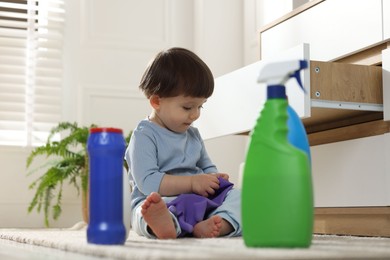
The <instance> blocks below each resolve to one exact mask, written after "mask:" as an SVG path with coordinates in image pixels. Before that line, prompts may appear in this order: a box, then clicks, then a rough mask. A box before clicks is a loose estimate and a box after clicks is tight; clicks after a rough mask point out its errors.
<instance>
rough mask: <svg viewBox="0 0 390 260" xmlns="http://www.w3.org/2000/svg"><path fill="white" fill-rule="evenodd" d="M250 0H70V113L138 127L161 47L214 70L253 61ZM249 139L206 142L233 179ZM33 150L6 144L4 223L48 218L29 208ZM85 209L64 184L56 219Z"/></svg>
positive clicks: (67, 220) (0, 214) (1, 185)
mask: <svg viewBox="0 0 390 260" xmlns="http://www.w3.org/2000/svg"><path fill="white" fill-rule="evenodd" d="M251 1H252V2H258V1H256V0H251ZM249 2H250V1H224V0H196V1H195V0H187V1H182V0H161V1H154V0H143V1H137V0H132V1H130V0H116V1H111V0H100V1H96V0H67V1H66V11H67V17H66V30H65V43H64V44H65V55H64V59H65V75H64V91H63V96H64V101H63V102H64V110H63V114H64V120H65V121H71V122H73V121H77V122H78V123H79V124H81V125H89V124H90V123H97V124H99V125H110V126H115V127H121V128H123V129H124V130H125V131H126V132H127V131H129V130H131V129H133V128H134V127H135V125H136V124H137V122H138V121H139V120H141V119H143V118H145V117H146V116H147V114H148V113H149V112H150V110H149V106H148V104H147V101H146V99H145V98H144V97H143V95H142V94H141V93H140V92H139V91H138V82H139V80H140V77H141V75H142V73H143V70H144V68H145V66H146V65H147V63H148V61H149V60H150V59H151V58H152V57H153V56H154V55H155V54H156V53H157V52H158V51H160V50H161V49H163V48H168V47H171V46H181V47H185V48H188V49H191V50H193V51H195V52H196V53H197V54H198V55H199V56H200V57H201V58H202V59H204V60H205V62H206V63H208V65H209V66H210V68H211V69H212V71H213V73H214V75H215V76H220V75H222V74H225V73H228V72H230V71H233V70H235V69H237V68H239V67H242V66H243V65H245V64H247V59H246V58H245V57H244V53H245V52H246V51H244V50H246V49H248V48H249V49H250V50H251V51H256V50H258V46H256V40H254V41H251V43H250V47H247V45H248V43H247V42H246V41H244V39H243V36H244V35H250V37H251V38H252V39H256V29H255V27H256V26H255V25H253V26H251V27H250V33H245V32H244V31H245V30H243V27H244V25H245V24H247V22H246V19H249V18H246V17H245V19H244V13H245V14H248V13H247V10H245V8H244V6H245V5H246V4H247V3H249ZM221 6H223V8H221ZM257 14H258V13H257V12H251V13H250V15H257ZM250 19H251V20H256V21H258V20H259V19H256V18H253V17H251V18H250ZM244 29H245V28H244ZM255 59H256V58H255ZM248 63H250V62H248ZM221 115H222V116H223V111H221ZM245 141H246V138H245V137H242V136H233V137H223V138H217V139H215V140H210V141H208V142H207V143H206V146H207V148H208V150H209V154H210V156H211V158H212V159H213V160H214V161H215V163H216V164H217V165H218V168H219V169H220V171H222V172H227V173H230V174H231V175H232V180H233V181H236V180H237V174H238V167H239V163H240V162H242V161H243V158H244V147H245ZM221 151H223V152H221ZM29 152H30V150H29V149H26V148H7V147H0V164H1V165H2V171H1V173H0V174H1V182H0V227H42V226H43V215H42V214H41V215H38V214H36V213H35V212H33V213H31V214H27V207H28V204H29V202H30V200H31V199H32V196H33V191H32V190H29V189H28V186H29V184H30V183H31V182H32V180H33V179H34V178H36V177H38V176H39V174H35V175H33V176H29V177H26V169H25V161H26V158H27V156H28V154H29ZM80 209H81V205H80V198H78V197H77V195H76V192H75V190H74V188H73V187H65V188H64V197H63V213H62V215H61V217H60V219H59V220H58V221H56V222H54V221H51V226H52V227H69V226H72V225H73V224H75V223H76V222H78V221H80V220H81V210H80Z"/></svg>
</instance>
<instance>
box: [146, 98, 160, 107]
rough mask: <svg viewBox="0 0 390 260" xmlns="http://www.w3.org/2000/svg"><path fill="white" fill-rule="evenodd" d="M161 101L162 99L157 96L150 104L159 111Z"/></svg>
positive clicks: (151, 99)
mask: <svg viewBox="0 0 390 260" xmlns="http://www.w3.org/2000/svg"><path fill="white" fill-rule="evenodd" d="M160 101H161V98H160V97H159V96H157V95H152V96H151V97H150V98H149V102H150V105H151V106H152V107H153V108H154V109H159V108H160Z"/></svg>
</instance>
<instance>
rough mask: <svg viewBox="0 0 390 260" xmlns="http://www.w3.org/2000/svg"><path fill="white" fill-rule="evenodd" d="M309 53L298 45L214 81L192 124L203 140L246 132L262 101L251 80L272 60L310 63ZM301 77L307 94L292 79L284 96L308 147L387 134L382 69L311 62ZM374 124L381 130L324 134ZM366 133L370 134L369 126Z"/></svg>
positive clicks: (261, 87)
mask: <svg viewBox="0 0 390 260" xmlns="http://www.w3.org/2000/svg"><path fill="white" fill-rule="evenodd" d="M309 53H310V51H309V45H308V44H302V45H299V46H297V47H295V48H292V49H290V50H288V51H286V52H284V53H282V54H280V55H279V56H277V57H276V56H275V57H273V58H272V59H265V60H261V61H259V62H256V63H253V64H251V65H249V66H246V67H243V68H241V69H239V70H236V71H233V72H231V73H228V74H226V75H223V76H221V77H219V78H217V79H216V81H215V84H216V85H215V91H214V94H213V96H212V97H210V98H209V100H208V101H207V103H206V104H205V110H204V111H203V114H202V117H200V119H199V120H198V121H197V123H196V126H197V127H198V128H199V130H200V132H201V134H202V136H203V138H204V139H210V138H214V137H220V136H226V135H230V134H243V133H244V134H245V133H248V132H249V131H250V130H251V129H252V128H253V126H254V124H255V122H256V119H257V118H258V116H259V113H260V110H261V109H262V107H263V105H264V102H265V99H266V85H265V84H259V83H257V81H256V80H257V77H258V73H259V71H260V68H261V67H262V66H264V64H266V63H269V62H273V61H280V60H291V59H306V60H310V57H309ZM301 77H302V81H303V84H304V87H305V88H306V90H307V92H308V93H310V95H308V94H307V95H304V94H303V92H302V91H301V90H300V88H299V87H298V85H297V83H296V82H295V81H294V80H290V81H289V82H288V83H287V85H286V87H287V95H288V98H289V103H290V105H291V106H292V107H293V108H294V109H295V110H296V111H297V113H298V115H299V116H300V117H301V118H302V119H303V122H304V124H305V127H306V130H307V132H308V134H309V140H310V144H311V145H317V144H323V143H329V142H335V141H341V140H347V139H352V138H359V137H362V136H367V135H374V134H380V133H383V131H387V130H388V129H387V128H388V125H387V123H385V122H384V121H383V120H382V119H383V87H382V67H381V66H367V65H356V64H349V63H341V62H320V61H310V67H309V68H308V69H306V70H304V71H303V72H302V74H301ZM294 85H295V86H294ZM376 120H380V121H381V122H382V128H383V129H379V130H378V129H377V128H375V129H373V128H371V130H369V131H363V130H364V129H363V128H362V129H360V130H357V131H356V129H355V132H356V133H354V134H351V133H349V132H346V134H343V133H336V134H335V133H332V134H329V130H332V129H339V130H340V129H341V128H343V127H346V126H349V125H355V124H362V123H367V122H372V121H376ZM366 128H368V129H370V127H369V125H368V127H366ZM386 129H387V130H386ZM325 130H326V131H325ZM378 131H379V132H378ZM387 132H388V131H387ZM326 133H328V134H326Z"/></svg>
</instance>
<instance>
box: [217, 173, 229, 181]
mask: <svg viewBox="0 0 390 260" xmlns="http://www.w3.org/2000/svg"><path fill="white" fill-rule="evenodd" d="M216 175H217V177H221V178H222V179H225V180H227V181H228V180H229V174H227V173H216Z"/></svg>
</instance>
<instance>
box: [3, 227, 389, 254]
mask: <svg viewBox="0 0 390 260" xmlns="http://www.w3.org/2000/svg"><path fill="white" fill-rule="evenodd" d="M0 238H1V239H6V240H11V241H16V242H19V243H25V244H30V245H38V246H43V247H49V248H55V249H58V250H63V251H69V252H73V253H81V254H85V255H89V256H98V257H109V258H112V259H170V260H171V259H240V260H244V259H390V238H373V237H351V236H333V235H314V238H313V243H312V245H311V247H310V248H308V249H298V248H296V249H273V248H247V247H245V245H244V243H243V240H242V238H213V239H194V238H184V239H176V240H153V239H146V238H144V237H140V236H138V235H137V234H135V233H134V232H132V231H130V234H129V237H128V239H127V241H126V243H125V245H123V246H99V245H92V244H88V243H87V242H86V229H85V227H81V228H73V229H39V230H37V229H0Z"/></svg>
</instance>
